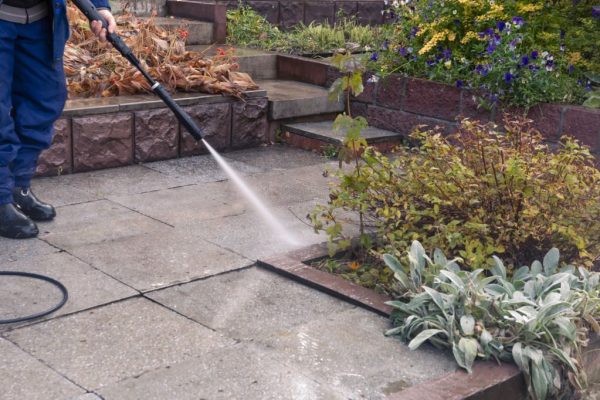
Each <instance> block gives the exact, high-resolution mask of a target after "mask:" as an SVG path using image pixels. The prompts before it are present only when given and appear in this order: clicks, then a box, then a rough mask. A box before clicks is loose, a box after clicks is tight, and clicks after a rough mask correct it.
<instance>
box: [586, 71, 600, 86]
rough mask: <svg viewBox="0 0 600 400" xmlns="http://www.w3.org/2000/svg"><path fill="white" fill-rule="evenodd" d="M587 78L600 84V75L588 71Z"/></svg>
mask: <svg viewBox="0 0 600 400" xmlns="http://www.w3.org/2000/svg"><path fill="white" fill-rule="evenodd" d="M585 76H586V78H588V79H589V80H590V81H592V82H594V83H598V84H600V74H599V73H596V72H592V71H588V72H586V73H585Z"/></svg>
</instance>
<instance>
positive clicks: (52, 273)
mask: <svg viewBox="0 0 600 400" xmlns="http://www.w3.org/2000/svg"><path fill="white" fill-rule="evenodd" d="M2 269H4V270H6V271H25V272H32V273H38V274H43V275H46V276H49V277H51V278H54V279H57V280H58V281H60V282H61V283H62V284H63V285H65V287H66V288H67V290H68V292H69V300H68V301H67V303H66V304H65V305H64V306H63V307H62V308H61V309H59V310H58V311H56V312H55V313H53V314H51V315H50V316H48V317H46V318H54V317H56V316H59V315H64V314H69V313H72V312H76V311H80V310H84V309H88V308H91V307H95V306H98V305H101V304H107V303H110V302H113V301H116V300H119V299H123V298H125V297H130V296H135V295H136V294H138V293H137V292H136V291H135V290H133V289H131V288H130V287H127V286H125V285H123V284H122V283H121V282H119V281H117V280H115V279H113V278H111V277H109V276H108V275H106V274H104V273H102V272H100V271H98V270H96V269H94V268H92V267H90V266H89V265H88V264H86V263H84V262H82V261H80V260H78V259H77V258H75V257H73V256H72V255H70V254H68V253H65V252H61V253H54V254H49V255H45V256H41V257H30V258H27V259H23V260H19V261H15V262H12V263H7V264H5V265H3V266H2ZM0 282H2V288H3V290H2V291H0V318H7V319H8V318H16V317H21V316H26V315H31V314H34V313H37V312H41V311H44V310H47V309H49V308H50V307H51V306H53V305H55V304H57V303H58V302H59V301H60V300H61V299H62V294H61V293H60V291H59V290H58V289H57V288H55V287H54V286H52V285H50V284H49V283H46V282H42V281H40V280H33V279H27V278H22V277H14V278H13V277H10V278H9V277H0ZM11 325H12V326H11ZM13 326H14V324H9V325H0V331H2V330H3V329H6V328H9V327H11V328H12V327H13Z"/></svg>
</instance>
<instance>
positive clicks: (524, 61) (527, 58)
mask: <svg viewBox="0 0 600 400" xmlns="http://www.w3.org/2000/svg"><path fill="white" fill-rule="evenodd" d="M527 64H529V57H527V56H523V57H521V65H522V66H526V65H527Z"/></svg>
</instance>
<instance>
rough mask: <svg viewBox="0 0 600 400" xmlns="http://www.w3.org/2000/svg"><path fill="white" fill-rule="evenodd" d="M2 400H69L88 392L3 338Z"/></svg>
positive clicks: (0, 380) (0, 376)
mask: <svg viewBox="0 0 600 400" xmlns="http://www.w3.org/2000/svg"><path fill="white" fill-rule="evenodd" d="M0 354H2V361H1V362H0V388H2V389H1V390H2V392H1V394H0V397H1V398H2V400H25V399H27V400H38V399H39V400H48V399H68V398H71V397H75V396H78V395H79V394H82V393H85V390H83V389H82V388H80V387H78V386H77V385H75V384H73V383H72V382H69V381H68V380H67V379H65V378H64V377H62V376H60V375H59V374H58V373H56V372H55V371H53V370H52V369H50V368H48V367H47V366H46V365H44V364H42V363H41V362H40V361H38V360H36V359H35V358H33V357H31V356H30V355H29V354H27V353H25V352H24V351H23V350H21V349H19V348H18V347H17V346H15V345H14V344H12V343H11V342H9V341H8V340H6V339H2V338H0Z"/></svg>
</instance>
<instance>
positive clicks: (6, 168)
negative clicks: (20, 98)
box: [0, 21, 38, 238]
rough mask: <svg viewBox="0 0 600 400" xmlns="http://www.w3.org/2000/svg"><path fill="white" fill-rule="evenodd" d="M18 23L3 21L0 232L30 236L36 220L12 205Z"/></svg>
mask: <svg viewBox="0 0 600 400" xmlns="http://www.w3.org/2000/svg"><path fill="white" fill-rule="evenodd" d="M16 40H17V25H16V24H14V23H12V22H6V21H0V236H4V237H9V238H30V237H34V236H36V235H37V234H38V229H37V226H36V225H35V223H33V222H32V221H31V220H30V219H29V218H27V217H26V216H25V215H24V214H23V213H22V212H21V211H20V210H19V209H17V208H16V207H15V206H14V205H13V195H12V191H13V186H14V182H13V175H12V172H11V168H10V167H11V164H12V163H13V161H14V160H15V158H16V157H17V154H18V152H19V148H20V146H21V141H20V139H19V137H18V135H17V133H16V131H15V124H14V120H13V117H12V112H13V110H12V94H11V88H12V80H13V72H14V54H15V46H16Z"/></svg>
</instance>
